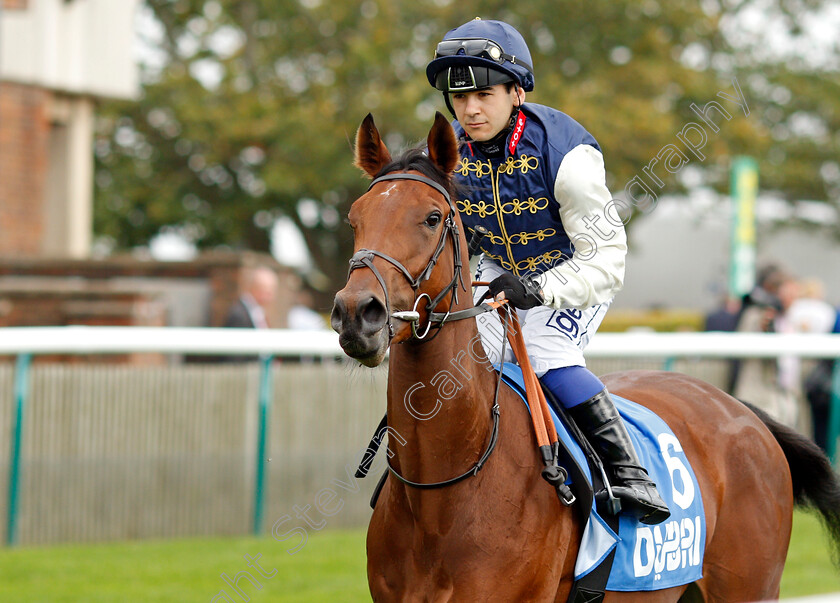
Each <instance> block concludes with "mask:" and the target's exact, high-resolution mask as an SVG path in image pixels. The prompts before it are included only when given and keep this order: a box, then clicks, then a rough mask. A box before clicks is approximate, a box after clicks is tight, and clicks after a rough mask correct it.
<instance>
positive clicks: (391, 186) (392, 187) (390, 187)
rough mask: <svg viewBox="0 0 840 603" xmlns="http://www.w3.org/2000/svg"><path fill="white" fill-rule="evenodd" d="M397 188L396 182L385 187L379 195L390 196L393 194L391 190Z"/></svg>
mask: <svg viewBox="0 0 840 603" xmlns="http://www.w3.org/2000/svg"><path fill="white" fill-rule="evenodd" d="M395 188H397V185H396V184H390V185H389V186H388V188H387V189H385V190H384V191H382V192H381V193H379V195H380V196H381V197H390V196H391V191H392V190H394V189H395Z"/></svg>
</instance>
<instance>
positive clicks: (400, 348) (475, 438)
mask: <svg viewBox="0 0 840 603" xmlns="http://www.w3.org/2000/svg"><path fill="white" fill-rule="evenodd" d="M432 335H434V333H432ZM488 368H489V363H488V361H487V360H486V358H485V357H484V353H483V349H482V347H481V342H480V341H479V339H478V332H477V329H476V327H475V321H474V320H472V319H466V320H461V321H457V322H451V323H448V324H447V325H446V326H445V327H443V328H442V330H441V331H440V333H438V334H437V336H435V338H434V339H432V340H430V341H427V342H423V343H416V342H408V343H403V344H399V345H395V346H394V347H392V348H391V360H390V366H389V375H388V424H389V426H390V427H391V428H392V429H393V430H394V431H395V432H396V434H394V435H395V436H396V435H399V436H400V437H393V438H390V442H391V444H390V448H391V449H392V451H393V452H394V453H395V457H394V461H395V462H394V465H395V466H397V467H399V468H400V470H401V471H402V472H403V474H404V475H405V477H406V478H408V479H411V480H414V481H440V480H444V479H449V478H451V477H454V476H455V475H457V474H460V473H463V472H464V471H466V470H467V469H469V468H470V467H471V466H472V464H474V463H475V462H476V461H477V460H478V458H479V457H480V456H481V454H482V453H483V452H484V448H485V446H486V444H487V440H488V437H489V434H490V431H491V429H492V418H491V412H490V411H491V407H492V404H493V395H494V391H495V383H496V379H495V377H494V372H493V371H492V369H490V370H488Z"/></svg>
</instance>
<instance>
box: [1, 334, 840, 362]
mask: <svg viewBox="0 0 840 603" xmlns="http://www.w3.org/2000/svg"><path fill="white" fill-rule="evenodd" d="M144 352H149V353H163V354H208V355H214V354H223V355H253V354H272V355H275V356H326V357H334V356H343V354H344V352H343V351H342V350H341V347H340V346H339V345H338V335H336V334H335V333H333V332H332V331H294V330H286V329H272V330H260V329H211V328H177V327H89V326H68V327H6V328H0V355H16V354H21V353H29V354H125V353H144ZM586 355H587V357H591V358H608V357H624V358H651V357H653V358H655V357H673V356H691V357H704V358H773V357H778V356H799V357H802V358H840V335H793V334H771V333H599V334H598V336H597V337H595V338H593V340H592V342H591V343H590V345H589V346H588V347H587V349H586Z"/></svg>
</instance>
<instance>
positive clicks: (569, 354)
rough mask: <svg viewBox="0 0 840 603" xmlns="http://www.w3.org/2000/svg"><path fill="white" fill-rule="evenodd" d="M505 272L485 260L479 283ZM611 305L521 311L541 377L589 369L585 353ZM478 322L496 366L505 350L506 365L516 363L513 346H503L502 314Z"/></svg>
mask: <svg viewBox="0 0 840 603" xmlns="http://www.w3.org/2000/svg"><path fill="white" fill-rule="evenodd" d="M504 272H505V271H504V270H503V269H502V268H500V267H499V266H498V265H496V264H494V263H492V262H489V261H486V259H485V258H482V261H481V262H480V263H479V268H478V272H477V273H476V280H482V281H488V282H489V281H492V280H493V279H494V278H496V277H497V276H500V275H501V274H503V273H504ZM485 291H487V287H477V288H476V291H475V301H476V302H477V301H478V300H479V299H480V298H481V296H482V295H483V294H484V292H485ZM611 303H612V300H609V301H606V302H604V303H602V304H598V305H595V306H590V307H589V308H586V309H583V310H578V309H575V308H568V309H564V310H555V309H553V308H550V307H548V306H537V307H536V308H531V309H530V310H517V311H516V312H517V314H518V315H519V322H520V324H521V325H522V336H523V339H524V340H525V347H526V348H527V350H528V358H529V359H530V361H531V366H532V367H533V369H534V372H535V373H536V374H537V376H538V377H542V376H543V375H544V374H545V373H547V372H548V371H550V370H551V369H555V368H561V367H564V366H586V360H585V359H584V357H583V350H584V348H585V347H586V345H587V344H588V343H589V340H590V339H591V338H592V336H593V335H594V334H595V332H596V331H597V330H598V327H599V326H600V325H601V321H603V320H604V316H605V315H606V313H607V309H608V308H609V307H610V304H611ZM476 322H477V324H478V332H479V333H480V334H481V343H482V345H483V347H484V352H485V354H487V356H488V358H489V359H490V360H491V361H492V362H493V363H494V364H495V363H498V362H499V358H500V356H501V352H502V350H503V349H504V361H505V362H515V359H514V356H513V352H512V351H511V349H510V346H509V345H503V340H504V336H503V333H504V327H503V325H502V321H501V319H500V318H499V315H498V313H496V312H487V313H485V314H479V315H478V317H476Z"/></svg>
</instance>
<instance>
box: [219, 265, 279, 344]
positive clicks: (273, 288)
mask: <svg viewBox="0 0 840 603" xmlns="http://www.w3.org/2000/svg"><path fill="white" fill-rule="evenodd" d="M276 296H277V275H276V274H275V273H274V271H273V270H271V269H270V268H265V267H259V268H254V269H253V270H252V271H251V272H250V273H249V274H248V277H247V281H246V282H245V288H244V290H243V291H242V293H241V295H240V296H239V299H238V300H237V301H236V303H235V304H233V306H231V308H230V310H229V311H228V315H227V318H226V319H225V324H224V325H223V326H225V327H227V328H233V329H267V328H269V324H268V319H267V318H266V311H267V310H268V311H270V310H271V307H272V305H273V304H274V299H275V298H276Z"/></svg>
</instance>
